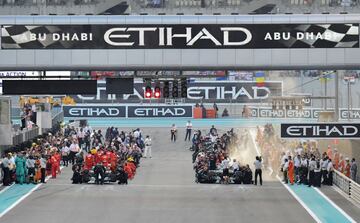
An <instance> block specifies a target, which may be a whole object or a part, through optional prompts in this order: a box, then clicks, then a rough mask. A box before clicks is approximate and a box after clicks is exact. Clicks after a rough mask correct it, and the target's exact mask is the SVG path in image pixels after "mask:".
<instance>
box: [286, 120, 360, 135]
mask: <svg viewBox="0 0 360 223" xmlns="http://www.w3.org/2000/svg"><path fill="white" fill-rule="evenodd" d="M281 137H282V138H360V124H352V123H350V124H349V123H314V124H298V123H297V124H281Z"/></svg>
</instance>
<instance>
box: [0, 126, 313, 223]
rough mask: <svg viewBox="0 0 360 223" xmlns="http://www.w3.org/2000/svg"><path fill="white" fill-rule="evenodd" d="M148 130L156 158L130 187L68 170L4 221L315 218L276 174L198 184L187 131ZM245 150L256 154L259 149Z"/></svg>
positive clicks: (83, 222)
mask: <svg viewBox="0 0 360 223" xmlns="http://www.w3.org/2000/svg"><path fill="white" fill-rule="evenodd" d="M143 132H144V133H145V134H148V133H150V135H151V136H152V139H153V158H152V159H142V163H141V166H140V168H139V169H138V173H137V175H136V176H135V179H134V180H133V181H131V182H130V183H129V185H127V186H124V185H117V184H109V185H102V186H101V185H87V184H83V185H72V184H71V182H70V178H71V174H72V173H71V169H70V167H69V168H64V169H63V173H62V174H61V175H60V176H59V177H58V179H56V180H50V181H48V183H47V184H45V185H42V186H40V187H39V188H38V189H37V190H35V191H34V192H33V193H32V194H31V195H30V196H28V197H27V198H26V199H24V200H23V201H22V202H21V203H20V204H18V205H17V206H16V207H15V208H14V209H12V210H11V211H9V212H8V213H7V214H5V215H4V216H3V217H2V218H0V222H1V223H19V222H26V223H39V222H47V223H64V222H71V223H72V222H74V223H95V222H104V223H108V222H131V223H132V222H139V223H140V222H141V223H143V222H151V223H169V222H171V223H184V222H196V223H200V222H207V223H212V222H214V223H218V222H279V223H282V222H284V223H285V222H286V223H287V222H314V219H313V218H312V217H311V216H310V215H309V214H308V212H306V210H305V209H304V208H303V207H302V206H301V205H300V203H299V202H298V201H297V200H296V199H295V198H294V197H293V196H292V195H291V194H290V193H289V192H288V191H287V190H286V189H285V188H284V186H283V185H282V184H281V183H280V182H279V181H277V180H276V179H273V178H271V177H265V182H264V185H263V186H254V185H214V184H211V185H204V184H196V183H195V182H194V171H193V169H192V163H191V154H192V153H191V152H190V151H188V150H187V148H188V147H189V146H190V143H189V142H184V141H183V137H184V135H183V131H182V130H180V131H179V139H178V142H177V143H172V142H170V138H169V128H152V129H143ZM245 153H247V154H248V155H249V156H253V155H254V156H255V155H256V153H255V151H254V149H253V148H251V149H249V151H246V152H245ZM251 163H252V162H251Z"/></svg>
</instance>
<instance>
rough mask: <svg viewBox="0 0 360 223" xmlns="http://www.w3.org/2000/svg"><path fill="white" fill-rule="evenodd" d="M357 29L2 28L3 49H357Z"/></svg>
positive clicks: (190, 26) (346, 26)
mask: <svg viewBox="0 0 360 223" xmlns="http://www.w3.org/2000/svg"><path fill="white" fill-rule="evenodd" d="M358 47H359V24H188V25H186V24H181V25H168V24H166V25H162V24H153V25H150V24H146V25H139V24H135V25H131V24H118V25H4V26H1V48H2V49H212V48H214V49H272V48H274V49H276V48H358Z"/></svg>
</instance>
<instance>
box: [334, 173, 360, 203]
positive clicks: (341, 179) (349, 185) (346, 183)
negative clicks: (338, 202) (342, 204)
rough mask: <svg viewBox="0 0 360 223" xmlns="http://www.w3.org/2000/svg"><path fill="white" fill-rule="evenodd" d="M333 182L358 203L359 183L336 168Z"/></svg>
mask: <svg viewBox="0 0 360 223" xmlns="http://www.w3.org/2000/svg"><path fill="white" fill-rule="evenodd" d="M333 184H334V185H336V186H337V187H338V188H339V189H340V190H342V191H343V192H344V193H346V194H347V195H348V197H349V198H350V199H351V200H353V201H355V202H356V203H359V204H360V185H359V184H358V183H356V182H355V181H353V180H352V179H350V178H348V177H347V176H345V175H344V174H342V173H340V172H339V171H337V170H334V175H333Z"/></svg>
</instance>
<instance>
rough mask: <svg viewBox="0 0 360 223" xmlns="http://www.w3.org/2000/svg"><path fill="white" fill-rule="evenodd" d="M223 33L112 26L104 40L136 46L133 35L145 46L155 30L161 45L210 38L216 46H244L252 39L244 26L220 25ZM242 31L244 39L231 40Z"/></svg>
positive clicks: (186, 28)
mask: <svg viewBox="0 0 360 223" xmlns="http://www.w3.org/2000/svg"><path fill="white" fill-rule="evenodd" d="M220 31H221V33H222V35H221V37H222V38H218V37H217V36H219V35H218V33H217V34H212V33H211V31H209V30H208V29H206V28H205V27H203V28H202V29H201V30H200V31H194V30H193V28H192V27H185V32H182V33H178V32H177V33H175V32H174V28H173V27H127V28H126V27H119V28H112V29H109V30H107V31H106V32H105V34H104V40H105V42H106V43H108V44H110V45H112V46H134V44H135V42H134V41H128V39H131V36H132V35H135V38H136V39H138V40H139V41H138V44H137V45H138V46H145V38H146V34H147V33H149V32H154V33H156V35H157V36H158V37H159V38H158V45H159V46H172V45H173V41H174V39H184V40H185V43H186V46H193V45H194V44H195V43H196V42H198V41H201V40H208V43H211V44H213V45H215V46H242V45H246V44H248V43H249V42H250V41H251V39H252V34H251V32H250V31H249V30H248V29H246V28H244V27H220ZM239 32H241V33H242V34H243V35H245V39H243V40H236V41H231V40H230V34H232V35H236V36H241V35H239Z"/></svg>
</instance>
